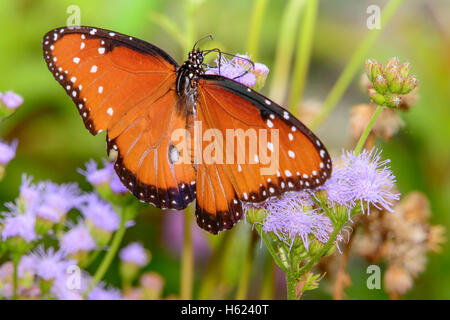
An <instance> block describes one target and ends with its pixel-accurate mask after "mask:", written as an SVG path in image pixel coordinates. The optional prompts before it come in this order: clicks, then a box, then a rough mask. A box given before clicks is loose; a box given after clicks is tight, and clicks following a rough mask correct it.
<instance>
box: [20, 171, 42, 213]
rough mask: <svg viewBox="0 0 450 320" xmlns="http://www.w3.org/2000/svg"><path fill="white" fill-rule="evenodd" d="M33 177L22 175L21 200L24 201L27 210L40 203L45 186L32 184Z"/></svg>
mask: <svg viewBox="0 0 450 320" xmlns="http://www.w3.org/2000/svg"><path fill="white" fill-rule="evenodd" d="M32 181H33V177H28V176H27V175H26V174H25V173H24V174H22V184H21V185H20V195H19V199H20V200H21V201H23V203H24V205H25V208H31V207H33V206H34V204H36V203H39V199H40V195H41V192H42V187H43V185H42V184H41V185H36V184H32V183H31V182H32Z"/></svg>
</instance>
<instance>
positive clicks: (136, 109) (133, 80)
mask: <svg viewBox="0 0 450 320" xmlns="http://www.w3.org/2000/svg"><path fill="white" fill-rule="evenodd" d="M43 51H44V58H45V61H46V62H47V65H48V68H49V70H50V71H51V72H52V74H53V76H54V77H55V79H56V80H57V81H58V82H59V83H60V84H61V85H62V86H63V88H64V89H65V90H66V92H67V94H68V95H69V96H70V97H71V99H72V100H73V101H74V103H75V104H76V106H77V109H78V112H79V113H80V115H81V117H82V119H83V121H84V124H85V126H86V128H87V129H88V130H89V132H91V133H92V134H93V135H96V134H97V133H99V132H101V131H103V130H105V131H106V132H107V135H106V139H107V150H108V153H110V152H112V150H114V152H117V158H116V161H115V165H114V168H115V170H116V172H117V174H118V175H119V177H120V178H121V180H122V182H123V184H124V185H126V186H127V188H128V189H129V190H130V191H131V192H132V193H133V194H134V195H135V196H136V197H137V198H138V199H140V200H141V201H145V202H150V203H152V204H154V205H156V206H157V207H158V208H163V209H167V208H169V209H184V208H186V206H187V205H188V204H189V203H190V202H192V201H193V200H194V199H196V211H195V214H196V217H197V223H198V225H199V226H200V227H202V228H204V229H206V230H207V231H209V232H211V233H214V234H216V233H217V232H219V231H221V230H224V229H230V228H232V226H233V225H234V224H235V223H236V222H238V220H239V219H240V218H241V217H242V213H243V208H242V203H243V202H250V203H259V202H263V201H265V200H267V199H268V198H271V197H275V196H279V195H281V194H282V193H284V192H287V191H299V190H303V189H310V188H315V187H317V186H319V185H321V184H323V183H324V182H325V181H326V179H328V177H329V176H330V174H331V167H332V166H331V159H330V157H329V154H328V152H327V151H326V149H325V147H324V146H323V144H322V142H321V141H320V140H319V139H318V138H317V137H316V136H315V135H314V134H313V133H312V132H311V131H310V130H309V129H308V128H306V127H305V126H304V125H303V124H302V123H301V122H300V121H299V120H297V119H296V118H295V117H294V116H292V115H291V114H290V113H289V112H288V111H286V110H285V109H283V108H282V107H281V106H279V105H277V104H276V103H274V102H273V101H271V100H270V99H268V98H266V97H264V96H263V95H261V94H259V93H257V92H255V91H253V90H252V89H250V88H248V87H246V86H244V85H242V84H240V83H238V82H236V81H233V80H231V79H228V78H225V77H222V76H220V75H208V74H205V72H204V69H203V57H204V53H205V51H201V50H199V49H198V48H195V46H194V48H193V50H192V51H191V52H190V53H189V56H188V60H187V61H186V62H185V63H184V64H183V65H181V66H179V65H178V64H177V63H176V61H175V60H174V59H173V58H172V57H170V56H169V55H168V54H167V53H165V52H164V51H163V50H161V49H159V48H158V47H156V46H154V45H151V44H149V43H147V42H145V41H142V40H139V39H136V38H133V37H130V36H127V35H124V34H120V33H117V32H113V31H109V30H103V29H99V28H92V27H68V28H58V29H54V30H52V31H50V32H48V33H47V34H46V35H45V36H44V39H43ZM198 122H199V123H201V126H200V129H199V128H197V131H199V133H200V135H201V136H202V135H204V134H206V133H208V130H211V129H213V130H216V132H219V133H221V134H223V135H225V134H226V133H228V130H235V131H239V130H241V132H249V131H248V130H257V129H258V130H259V131H260V132H261V130H269V131H270V132H269V133H270V137H271V140H270V141H271V142H267V141H269V140H266V142H264V143H263V144H261V141H262V140H260V141H259V142H260V143H259V145H258V147H259V148H258V149H259V153H258V152H256V149H255V148H253V149H255V150H252V148H251V147H250V138H249V146H248V148H247V145H246V144H245V138H246V137H245V136H244V144H242V140H241V143H239V140H238V143H237V144H236V150H234V149H229V146H228V145H225V144H224V143H223V141H222V143H218V144H217V145H216V150H215V151H214V152H215V154H218V153H219V152H223V154H225V155H226V156H227V160H230V161H227V162H226V163H220V162H218V161H208V162H207V161H203V162H199V161H198V158H195V157H192V153H195V152H197V151H200V154H202V152H203V151H205V150H206V148H208V147H209V146H206V147H203V146H201V150H196V147H198V146H199V145H197V144H196V142H195V141H194V140H195V138H192V135H191V134H193V135H194V136H195V132H194V131H195V130H196V128H195V127H196V126H195V123H198ZM197 127H198V126H197ZM176 130H185V131H186V132H187V134H186V139H187V140H188V142H189V143H192V144H193V145H194V148H193V149H194V150H193V152H191V153H190V152H188V151H189V150H188V151H187V152H186V153H184V152H180V151H181V150H179V147H178V145H176V144H175V141H173V138H172V133H173V132H175V131H176ZM273 130H275V131H273ZM274 132H276V134H277V135H278V141H279V143H278V146H274V144H273V143H272V141H273V139H272V138H274V137H275V133H274ZM236 137H237V136H236ZM234 138H235V137H234V136H233V141H236V140H235V139H234ZM211 139H212V138H211ZM192 144H189V145H190V146H192ZM233 144H234V142H233ZM274 147H275V148H276V150H274ZM247 149H248V150H247ZM264 149H265V150H264ZM262 150H264V152H267V154H270V155H273V154H275V152H277V153H278V159H277V162H276V167H275V169H274V170H272V171H271V172H269V173H264V174H263V173H262V168H263V163H262V161H259V157H258V155H260V154H261V152H262ZM191 151H192V148H191ZM227 152H228V153H227ZM182 153H184V154H182ZM187 154H189V157H188V158H189V159H188V160H189V161H178V159H179V158H180V157H181V156H186V155H187ZM242 155H243V156H242ZM239 156H242V157H241V158H242V159H244V161H243V162H242V161H238V160H236V159H237V158H239ZM213 160H214V159H213Z"/></svg>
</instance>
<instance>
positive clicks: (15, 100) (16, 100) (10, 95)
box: [0, 91, 23, 109]
mask: <svg viewBox="0 0 450 320" xmlns="http://www.w3.org/2000/svg"><path fill="white" fill-rule="evenodd" d="M0 98H1V99H2V100H3V103H4V105H5V106H6V107H7V108H9V109H17V108H18V107H20V106H21V105H22V103H23V98H22V97H21V96H20V95H18V94H17V93H14V92H12V91H6V92H5V94H4V95H2V96H1V97H0Z"/></svg>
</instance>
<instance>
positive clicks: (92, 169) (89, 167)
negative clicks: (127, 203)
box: [78, 159, 128, 194]
mask: <svg viewBox="0 0 450 320" xmlns="http://www.w3.org/2000/svg"><path fill="white" fill-rule="evenodd" d="M102 161H103V168H99V167H98V165H97V162H95V161H94V160H92V159H91V160H89V161H88V162H87V163H86V170H82V169H78V172H79V173H81V174H82V175H83V176H85V177H86V180H87V181H88V182H89V183H90V184H92V185H93V186H101V185H104V184H108V183H109V186H110V188H111V190H112V191H113V192H114V193H116V194H121V193H126V192H127V191H128V189H127V188H126V187H125V186H124V185H123V183H122V181H120V178H119V177H118V176H117V174H116V172H115V171H114V163H112V162H109V161H108V160H106V159H103V160H102Z"/></svg>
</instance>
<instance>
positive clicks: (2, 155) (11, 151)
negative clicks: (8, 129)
mask: <svg viewBox="0 0 450 320" xmlns="http://www.w3.org/2000/svg"><path fill="white" fill-rule="evenodd" d="M18 144H19V141H18V140H17V139H14V140H13V141H12V142H11V143H10V144H8V143H7V142H5V141H2V140H0V165H6V164H8V162H10V161H11V160H12V159H13V158H14V157H15V156H16V150H17V145H18Z"/></svg>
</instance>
